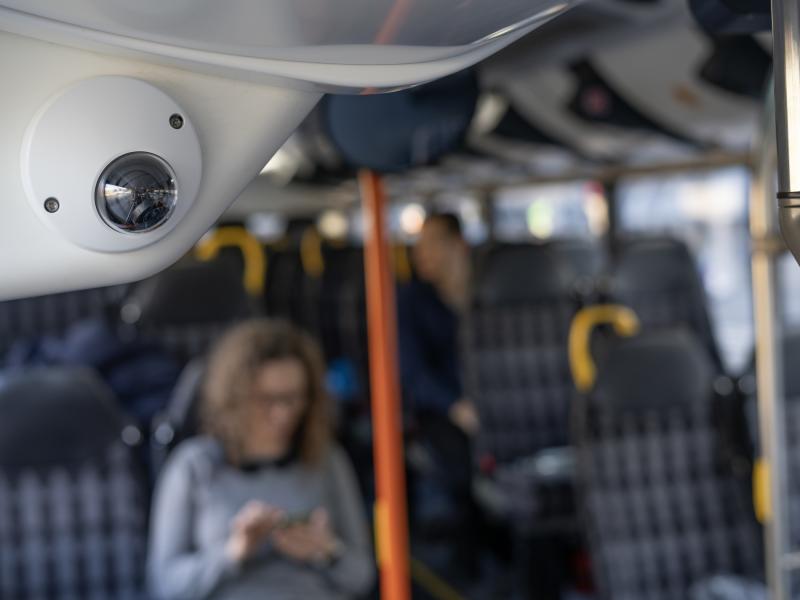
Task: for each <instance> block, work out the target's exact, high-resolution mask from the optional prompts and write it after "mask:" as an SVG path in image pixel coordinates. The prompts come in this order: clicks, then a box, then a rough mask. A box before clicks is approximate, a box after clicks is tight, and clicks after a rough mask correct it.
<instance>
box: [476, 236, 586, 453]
mask: <svg viewBox="0 0 800 600" xmlns="http://www.w3.org/2000/svg"><path fill="white" fill-rule="evenodd" d="M590 248H591V247H588V248H587V250H586V252H579V251H578V245H577V244H575V243H568V244H567V243H563V244H560V243H552V244H546V245H510V246H497V247H494V248H491V249H489V250H488V251H487V252H486V254H485V255H484V256H483V257H482V258H480V259H479V260H478V267H477V273H476V279H475V288H474V300H473V303H472V307H471V310H470V313H469V315H468V316H467V318H466V319H465V322H464V327H463V344H462V355H463V357H462V358H463V361H464V369H463V373H464V376H465V389H466V394H467V396H468V397H469V398H471V399H472V400H473V401H474V402H475V404H476V406H477V408H478V412H479V414H480V418H481V433H480V434H479V437H478V451H479V453H481V454H482V455H490V456H492V457H494V458H495V460H497V461H498V462H501V463H502V462H506V461H510V460H513V459H516V458H520V457H523V456H527V455H530V454H533V453H535V452H537V451H538V450H541V449H543V448H547V447H552V446H562V445H566V444H567V443H568V433H569V427H568V415H569V406H570V398H571V396H572V389H573V388H572V379H571V375H570V370H569V364H568V355H567V339H568V333H569V326H570V323H571V321H572V318H573V316H574V315H575V313H576V312H577V310H578V309H579V308H580V306H581V302H582V300H581V295H580V290H581V289H582V288H585V287H586V281H587V280H589V279H590V277H591V274H592V271H593V270H594V269H595V266H594V265H593V263H592V261H593V260H595V259H590V258H589V257H591V255H592V252H591V250H590ZM597 254H600V253H597Z"/></svg>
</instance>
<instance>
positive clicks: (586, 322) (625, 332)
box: [569, 304, 639, 392]
mask: <svg viewBox="0 0 800 600" xmlns="http://www.w3.org/2000/svg"><path fill="white" fill-rule="evenodd" d="M606 323H607V324H610V325H612V326H613V327H614V331H615V332H616V333H617V335H620V336H624V337H630V336H633V335H636V334H637V333H638V332H639V319H638V318H637V316H636V313H634V312H633V311H632V310H631V309H630V308H628V307H626V306H621V305H619V304H598V305H597V306H589V307H587V308H584V309H582V310H580V311H579V312H578V314H577V315H575V318H574V319H572V325H571V326H570V328H569V367H570V371H572V380H573V381H574V382H575V387H576V388H577V390H578V391H579V392H587V391H589V390H590V389H591V388H592V386H593V385H594V382H595V380H596V379H597V367H596V366H595V364H594V360H593V359H592V353H591V350H590V349H589V342H590V340H591V335H592V331H593V330H594V328H595V327H597V326H598V325H601V324H606Z"/></svg>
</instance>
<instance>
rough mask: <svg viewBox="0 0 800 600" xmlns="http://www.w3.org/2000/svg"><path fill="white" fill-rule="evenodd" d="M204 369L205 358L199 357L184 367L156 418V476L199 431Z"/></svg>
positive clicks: (153, 443)
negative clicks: (181, 446) (177, 448)
mask: <svg viewBox="0 0 800 600" xmlns="http://www.w3.org/2000/svg"><path fill="white" fill-rule="evenodd" d="M205 366H206V361H205V358H204V357H198V358H194V359H192V360H191V361H190V362H189V363H188V364H187V365H186V366H185V367H184V368H183V371H181V375H180V377H179V378H178V382H177V383H176V384H175V387H174V389H173V390H172V394H171V395H170V398H169V402H168V403H167V406H166V407H165V408H164V410H163V411H162V412H161V413H160V414H158V415H157V416H156V417H155V418H154V419H153V424H152V430H151V434H150V456H151V463H152V466H153V471H154V472H155V473H158V472H159V471H160V470H161V467H162V466H163V465H164V462H165V461H166V458H167V455H168V454H169V453H170V452H171V451H172V450H173V449H174V448H175V446H177V445H178V444H179V443H180V442H182V441H183V440H185V439H187V438H190V437H192V436H194V435H197V434H198V433H199V432H200V414H199V408H200V393H201V387H202V384H203V376H204V375H205Z"/></svg>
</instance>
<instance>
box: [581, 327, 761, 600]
mask: <svg viewBox="0 0 800 600" xmlns="http://www.w3.org/2000/svg"><path fill="white" fill-rule="evenodd" d="M599 373H600V375H599V379H598V382H597V385H596V387H595V389H594V390H593V391H592V392H591V393H590V394H589V395H588V396H587V397H585V398H583V399H581V401H580V402H579V403H578V407H577V411H576V427H575V430H576V431H575V434H576V435H575V437H576V444H577V452H578V458H577V460H578V484H579V485H578V492H579V502H580V505H581V508H582V513H583V515H584V517H585V520H586V527H587V535H588V540H589V547H590V550H591V554H592V560H593V566H594V570H595V575H596V578H597V583H598V586H599V589H600V591H601V593H602V596H603V597H604V598H608V599H612V598H613V599H614V600H628V599H629V600H634V599H636V600H640V599H650V598H652V599H655V600H684V599H685V598H686V597H687V594H688V590H689V589H690V587H691V586H692V584H694V583H696V582H699V581H702V580H705V579H707V578H708V577H710V576H713V575H717V574H734V575H743V576H746V577H758V576H759V574H760V572H761V565H762V560H763V559H762V555H761V536H760V533H759V530H758V527H757V525H756V522H755V519H754V516H753V514H752V508H751V505H750V500H749V497H750V496H749V488H748V481H747V480H743V479H742V478H737V477H735V476H734V475H733V471H732V469H731V468H730V467H731V462H730V461H729V456H727V447H726V444H725V443H724V439H725V432H724V431H721V430H720V427H719V423H724V422H727V420H726V419H725V418H724V415H723V413H724V412H725V411H727V410H729V408H730V405H729V404H728V402H729V400H731V398H729V397H721V396H715V394H714V391H713V386H714V379H715V377H714V375H715V369H714V367H713V366H712V363H711V361H710V359H709V358H708V354H707V352H706V351H705V349H704V348H703V346H702V345H701V344H700V343H699V341H697V340H696V339H695V338H693V337H692V336H690V335H689V334H688V333H685V332H680V331H677V332H663V333H657V334H646V335H643V336H641V337H639V338H635V339H632V340H624V341H620V342H618V343H617V344H615V345H614V346H612V347H611V348H610V349H609V352H608V354H607V356H606V358H605V361H604V364H602V365H601V366H600V369H599Z"/></svg>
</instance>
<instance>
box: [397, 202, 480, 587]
mask: <svg viewBox="0 0 800 600" xmlns="http://www.w3.org/2000/svg"><path fill="white" fill-rule="evenodd" d="M413 260H414V266H415V269H416V273H417V276H418V280H416V281H413V282H412V283H410V284H408V285H406V286H404V287H402V288H401V289H400V290H399V293H398V325H399V332H398V333H399V344H400V372H401V384H402V389H403V399H404V405H405V407H404V408H405V414H406V416H407V417H408V418H409V421H410V425H411V427H410V429H411V431H412V435H413V439H414V444H412V445H411V446H410V447H409V450H410V458H411V457H419V456H420V454H419V453H418V452H415V451H414V450H415V449H417V450H419V449H422V450H424V452H423V453H422V456H423V460H417V461H413V460H412V462H415V463H419V464H415V465H414V466H415V468H412V469H411V471H410V473H409V489H410V492H411V503H410V510H411V518H412V523H414V524H416V525H418V530H419V531H420V532H424V533H425V534H426V535H434V536H436V534H433V533H432V532H434V531H437V532H440V533H441V534H442V535H443V536H444V538H445V539H449V540H450V542H451V543H450V544H449V547H450V549H451V550H453V551H455V555H453V556H451V557H450V558H449V559H448V564H445V565H439V567H440V568H444V569H456V570H457V572H450V573H448V575H450V576H451V577H452V576H456V577H459V576H460V575H461V574H469V576H474V575H475V567H476V561H477V550H478V549H477V539H476V536H477V535H478V533H477V528H476V524H477V522H476V516H477V515H476V512H475V511H476V509H475V505H474V503H473V502H472V496H471V483H472V452H471V443H470V438H471V436H472V435H474V434H475V433H476V432H477V430H478V426H479V423H478V418H477V413H476V412H475V409H474V406H473V405H472V403H471V402H470V401H469V400H467V399H465V398H464V397H463V394H462V385H461V373H460V363H459V358H458V327H459V319H460V316H461V315H462V314H463V313H464V312H465V310H466V307H467V305H468V302H469V278H470V268H469V267H470V263H469V248H468V246H467V244H466V242H465V241H464V238H463V237H462V235H461V227H460V224H459V221H458V219H457V218H456V217H455V216H454V215H451V214H434V215H432V216H430V217H429V218H428V219H427V220H426V222H425V224H424V226H423V228H422V231H421V233H420V237H419V240H418V242H417V244H416V246H415V247H414V251H413ZM467 525H469V526H467ZM453 536H456V538H458V539H456V540H455V541H456V542H457V543H455V544H452V542H453V541H454V537H453Z"/></svg>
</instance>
